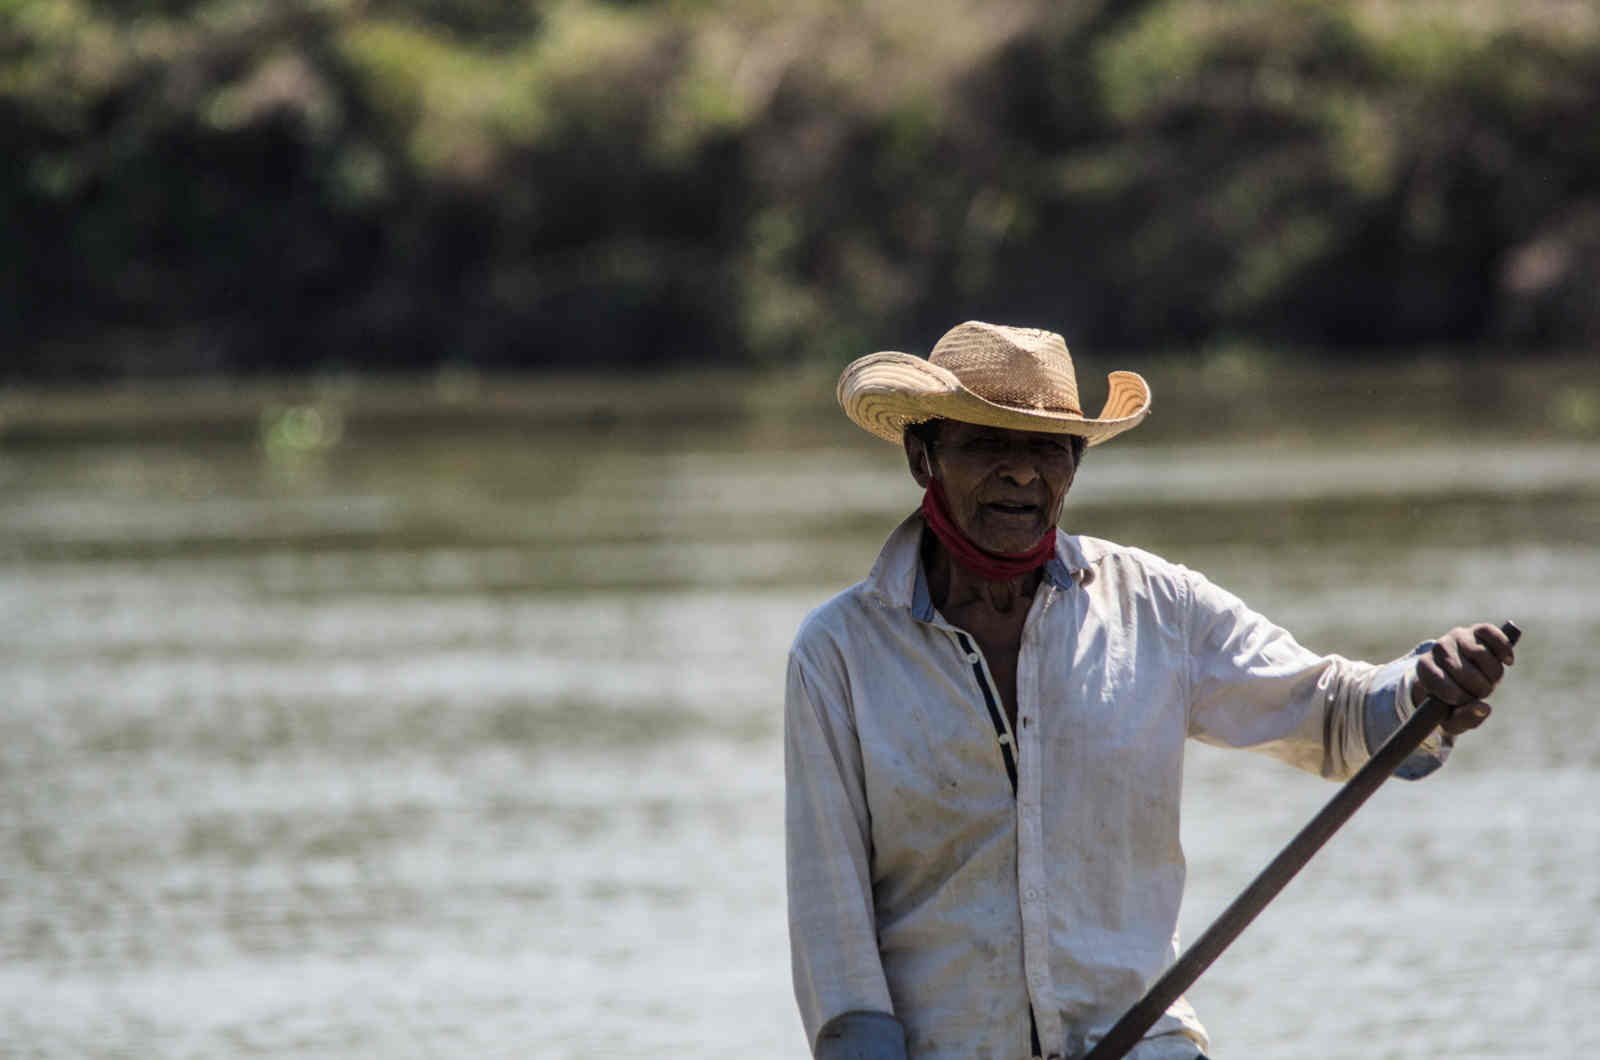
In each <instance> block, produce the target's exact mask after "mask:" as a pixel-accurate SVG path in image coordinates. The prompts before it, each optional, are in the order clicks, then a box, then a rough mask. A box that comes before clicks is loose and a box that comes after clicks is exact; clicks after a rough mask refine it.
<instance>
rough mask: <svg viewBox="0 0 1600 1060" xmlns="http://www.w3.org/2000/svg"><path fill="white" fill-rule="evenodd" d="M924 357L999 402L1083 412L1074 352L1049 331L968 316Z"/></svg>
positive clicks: (1019, 406) (988, 397)
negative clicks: (972, 319)
mask: <svg viewBox="0 0 1600 1060" xmlns="http://www.w3.org/2000/svg"><path fill="white" fill-rule="evenodd" d="M928 361H929V362H930V363H931V364H936V365H938V366H939V367H941V368H943V369H945V370H946V371H948V372H950V373H951V374H952V375H954V376H955V377H956V378H957V379H959V380H961V384H962V385H963V386H965V387H966V388H967V389H968V390H971V391H972V392H973V393H974V394H977V395H978V396H979V397H981V398H983V399H984V400H986V401H992V402H994V403H995V404H997V405H1009V406H1011V407H1012V408H1022V409H1048V410H1050V411H1052V412H1070V413H1074V414H1078V415H1081V414H1082V412H1083V409H1082V408H1081V407H1079V403H1078V379H1077V376H1076V375H1075V374H1074V372H1073V370H1072V355H1071V354H1069V353H1068V352H1067V343H1066V340H1064V339H1063V338H1062V337H1061V336H1060V335H1057V334H1056V333H1055V332H1053V331H1044V330H1041V329H1039V328H1016V327H1010V326H1008V325H1005V324H985V323H982V322H980V321H969V322H967V323H965V324H962V325H960V326H958V327H955V328H952V329H951V330H950V331H947V332H946V333H945V334H944V336H943V337H942V338H941V339H940V340H939V341H938V342H937V343H936V344H935V345H934V347H933V349H932V350H931V351H930V352H929V353H928Z"/></svg>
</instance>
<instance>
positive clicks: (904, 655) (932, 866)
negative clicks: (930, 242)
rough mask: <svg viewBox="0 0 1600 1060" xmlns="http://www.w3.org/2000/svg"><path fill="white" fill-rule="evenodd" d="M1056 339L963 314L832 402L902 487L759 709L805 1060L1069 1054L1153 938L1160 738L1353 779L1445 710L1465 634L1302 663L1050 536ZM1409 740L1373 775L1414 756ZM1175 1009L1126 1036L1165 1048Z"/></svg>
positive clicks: (1173, 856) (1167, 909)
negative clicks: (776, 724)
mask: <svg viewBox="0 0 1600 1060" xmlns="http://www.w3.org/2000/svg"><path fill="white" fill-rule="evenodd" d="M1110 383H1111V389H1110V397H1109V398H1108V400H1107V402H1106V408H1105V410H1104V411H1103V412H1102V414H1101V415H1100V416H1099V417H1097V418H1090V417H1086V416H1084V415H1083V413H1082V411H1081V409H1080V407H1079V403H1078V397H1077V383H1076V377H1075V375H1074V372H1073V367H1072V361H1071V358H1070V356H1069V355H1068V353H1067V348H1066V344H1065V343H1064V342H1063V341H1062V339H1061V337H1060V336H1059V335H1055V334H1052V333H1049V332H1044V331H1036V330H1031V329H1023V328H1011V327H1001V326H996V325H990V324H983V323H978V322H968V323H966V324H962V325H960V326H959V327H956V328H954V329H952V330H951V331H950V332H949V333H947V334H946V335H945V336H944V337H943V338H941V339H940V340H939V342H938V344H937V345H936V346H935V347H934V349H933V350H932V352H931V353H930V354H929V357H928V359H927V360H922V359H921V358H918V357H913V356H910V355H907V354H903V353H879V354H873V355H871V356H868V357H864V358H862V359H861V360H858V361H856V362H855V363H854V364H852V365H850V366H849V367H848V368H847V369H846V370H845V372H844V374H843V376H842V377H841V378H840V380H839V388H838V396H839V401H840V403H841V404H842V405H843V407H844V410H845V412H846V413H847V414H848V415H849V416H850V418H851V419H852V420H854V421H855V422H856V423H857V424H859V425H860V426H862V427H864V428H866V429H867V430H869V431H871V432H872V433H873V434H875V435H878V436H879V437H882V438H884V439H886V440H889V441H894V442H899V443H901V444H902V445H903V447H904V449H905V455H906V459H907V461H908V463H909V465H910V470H911V475H912V477H913V478H914V479H915V480H916V482H917V484H918V485H920V486H922V487H924V489H925V490H926V494H925V496H924V499H923V503H922V507H921V509H920V510H919V511H918V512H916V513H914V514H913V515H912V516H911V517H910V518H908V519H907V520H906V521H905V522H903V523H902V524H901V525H900V527H899V528H898V529H896V530H895V531H894V532H893V534H891V535H890V537H889V540H888V542H887V544H885V546H884V548H883V551H882V553H881V554H880V556H879V557H878V560H877V563H876V564H875V565H874V566H873V569H872V572H871V574H870V575H869V576H868V577H867V579H866V580H865V581H863V582H861V583H860V584H858V585H856V586H854V587H853V588H851V589H849V590H847V591H845V592H844V593H841V594H840V595H839V596H837V597H835V598H834V599H833V600H831V601H829V602H828V603H827V604H824V605H823V606H822V607H820V608H818V609H817V610H816V611H815V612H813V613H812V614H811V615H810V616H808V617H807V619H806V621H805V623H804V624H803V626H802V627H801V629H800V632H799V634H798V636H797V637H796V639H795V643H794V647H793V650H792V651H791V653H790V658H789V676H788V693H787V700H786V708H785V716H786V717H785V743H786V780H787V830H788V866H789V868H788V876H789V927H790V943H791V948H792V953H793V963H794V982H795V993H796V997H797V999H798V1001H799V1005H800V1012H801V1017H802V1022H803V1023H804V1025H805V1030H806V1033H807V1035H808V1036H809V1039H810V1043H811V1045H812V1048H813V1051H814V1054H815V1055H816V1056H817V1057H818V1058H819V1060H841V1058H849V1060H901V1058H905V1057H911V1058H915V1060H945V1058H951V1060H954V1058H960V1060H974V1058H979V1057H983V1058H990V1060H1020V1058H1023V1057H1072V1056H1076V1055H1080V1054H1081V1053H1082V1052H1084V1051H1085V1050H1086V1049H1087V1048H1089V1047H1090V1046H1092V1045H1093V1043H1094V1042H1095V1041H1096V1040H1098V1039H1099V1037H1100V1036H1102V1035H1103V1034H1104V1033H1105V1032H1106V1031H1107V1030H1108V1029H1109V1028H1110V1026H1111V1025H1112V1024H1113V1023H1114V1022H1115V1021H1116V1019H1117V1017H1118V1016H1120V1015H1121V1013H1122V1012H1123V1011H1124V1010H1125V1009H1126V1008H1127V1006H1129V1005H1130V1004H1132V1003H1133V1002H1134V1001H1135V1000H1137V999H1138V998H1139V997H1140V996H1141V995H1142V993H1143V992H1144V990H1145V989H1146V987H1147V986H1148V985H1149V984H1150V983H1151V982H1153V981H1154V980H1155V978H1156V977H1157V976H1158V975H1159V974H1160V973H1161V972H1162V970H1163V969H1164V968H1165V967H1166V966H1167V965H1168V964H1170V963H1171V961H1172V960H1173V959H1174V957H1175V956H1176V947H1177V941H1176V929H1177V920H1178V907H1179V902H1180V899H1181V896H1182V889H1183V875H1184V863H1183V856H1182V852H1181V850H1180V849H1179V843H1178V808H1179V786H1180V779H1181V771H1182V758H1183V744H1184V740H1185V739H1186V738H1188V737H1191V736H1192V737H1195V738H1197V739H1200V740H1205V741H1207V742H1209V743H1214V744H1220V745H1226V746H1233V747H1252V748H1256V749H1258V750H1264V751H1266V752H1268V753H1270V754H1272V755H1274V756H1275V757H1277V758H1280V759H1282V760H1284V761H1286V762H1289V763H1291V764H1293V765H1296V766H1299V767H1301V768H1303V769H1307V770H1311V771H1313V772H1317V773H1320V774H1321V775H1323V776H1326V777H1329V778H1330V779H1342V778H1345V777H1347V776H1349V775H1350V774H1352V773H1354V772H1355V770H1356V769H1358V768H1359V767H1360V766H1361V764H1362V763H1363V762H1364V761H1365V760H1366V758H1367V757H1368V755H1369V754H1370V753H1371V752H1372V751H1373V750H1375V749H1376V748H1378V747H1379V746H1381V745H1382V743H1383V741H1384V739H1386V738H1387V737H1388V736H1389V735H1390V733H1392V732H1393V731H1394V729H1396V728H1397V727H1398V726H1399V725H1400V724H1401V723H1402V722H1403V721H1404V720H1405V718H1406V717H1409V716H1410V714H1411V711H1412V709H1413V708H1414V707H1415V706H1416V705H1417V704H1419V703H1420V702H1421V700H1422V699H1423V697H1424V696H1425V695H1427V694H1430V693H1431V694H1433V695H1436V696H1439V697H1440V698H1441V699H1443V700H1444V701H1446V702H1447V703H1450V704H1454V705H1455V706H1454V709H1453V710H1452V713H1451V714H1450V716H1449V720H1448V721H1447V722H1446V723H1445V724H1444V726H1443V729H1444V731H1445V733H1446V734H1449V735H1454V734H1457V733H1460V732H1463V731H1465V730H1467V729H1470V728H1473V727H1475V726H1476V725H1477V724H1478V723H1479V722H1481V721H1482V720H1483V718H1484V717H1486V716H1487V714H1488V710H1489V708H1488V706H1487V704H1485V703H1484V702H1483V700H1484V698H1485V697H1487V696H1488V695H1489V694H1490V692H1492V691H1493V689H1494V686H1495V684H1496V683H1497V682H1498V681H1499V680H1500V678H1501V676H1502V674H1503V671H1504V667H1505V666H1507V665H1509V664H1510V662H1511V659H1512V653H1511V645H1510V643H1509V642H1508V640H1507V638H1506V637H1505V635H1504V634H1503V633H1501V632H1500V630H1498V629H1496V628H1495V627H1494V626H1492V625H1487V624H1485V625H1478V626H1474V627H1471V628H1461V629H1455V630H1452V631H1451V632H1449V633H1447V634H1445V635H1444V636H1443V637H1440V638H1439V640H1438V641H1437V642H1435V643H1434V644H1433V645H1432V647H1431V650H1426V651H1423V652H1421V654H1419V655H1417V656H1415V657H1408V658H1405V659H1401V660H1396V661H1395V662H1393V663H1390V664H1387V665H1383V666H1374V665H1371V664H1368V663H1362V662H1355V661H1351V660H1347V659H1343V658H1340V657H1338V656H1318V655H1315V654H1313V653H1312V652H1310V651H1308V650H1306V649H1305V648H1303V647H1301V646H1300V645H1299V644H1297V643H1296V642H1295V641H1294V639H1293V638H1292V637H1291V636H1290V635H1289V634H1288V633H1287V632H1285V631H1284V630H1282V629H1279V628H1278V627H1276V626H1274V625H1272V624H1271V623H1270V622H1268V621H1267V620H1266V619H1265V618H1263V617H1262V616H1260V615H1258V614H1256V613H1255V612H1253V611H1251V610H1249V609H1248V608H1247V607H1245V605H1244V604H1243V603H1242V602H1240V601H1239V600H1238V598H1236V597H1234V596H1232V595H1231V594H1229V593H1227V592H1225V591H1224V590H1222V589H1220V588H1218V587H1217V586H1215V585H1212V584H1211V583H1210V582H1208V581H1207V580H1206V579H1205V578H1204V577H1202V576H1201V575H1199V574H1198V573H1196V572H1194V571H1191V570H1188V569H1186V568H1184V567H1181V566H1178V565H1176V564H1172V563H1168V562H1166V561H1164V560H1162V559H1160V558H1158V557H1156V556H1153V555H1151V554H1149V553H1146V552H1142V551H1140V550H1138V549H1133V548H1126V547H1122V546H1119V545H1114V544H1111V543H1109V542H1106V541H1100V540H1096V539H1094V538H1090V537H1083V536H1076V535H1070V534H1066V533H1063V532H1060V531H1058V530H1057V529H1056V522H1057V520H1058V518H1059V517H1060V515H1061V510H1062V502H1063V501H1064V500H1065V498H1066V496H1067V493H1068V491H1069V490H1070V489H1071V487H1072V483H1073V479H1074V476H1075V475H1076V474H1077V471H1078V464H1079V460H1080V458H1081V457H1082V455H1083V451H1084V447H1085V446H1086V445H1095V444H1098V443H1100V442H1104V441H1106V440H1107V439H1109V438H1111V437H1113V436H1114V435H1116V434H1119V433H1121V432H1122V431H1125V430H1128V429H1129V428H1131V427H1134V426H1136V425H1137V424H1138V423H1139V422H1140V421H1141V420H1142V419H1143V418H1144V417H1145V415H1146V414H1147V413H1148V411H1149V406H1150V392H1149V388H1148V387H1147V386H1146V384H1145V382H1144V380H1143V379H1141V378H1140V377H1139V376H1137V375H1135V374H1133V373H1131V372H1115V373H1112V375H1111V376H1110ZM1448 742H1449V740H1448V735H1447V736H1446V737H1443V738H1441V737H1440V736H1439V735H1438V734H1435V736H1434V737H1432V738H1431V739H1430V741H1429V743H1428V744H1425V745H1424V746H1423V748H1422V749H1421V750H1419V751H1418V752H1417V754H1415V755H1413V756H1412V758H1411V759H1409V760H1408V761H1407V762H1406V763H1405V764H1404V765H1403V766H1402V768H1401V770H1400V772H1401V774H1402V775H1404V776H1408V777H1413V778H1415V777H1419V776H1422V775H1424V774H1425V773H1427V772H1430V771H1431V770H1432V769H1434V768H1436V767H1437V766H1438V765H1439V763H1440V762H1441V761H1442V760H1443V757H1444V754H1445V751H1446V749H1447V744H1448ZM1205 1048H1206V1037H1205V1032H1204V1030H1203V1029H1202V1027H1201V1025H1200V1023H1199V1021H1198V1020H1197V1019H1196V1018H1195V1015H1194V1012H1193V1010H1192V1009H1191V1008H1190V1007H1189V1005H1188V1004H1187V1003H1186V1002H1184V1001H1182V1000H1180V1001H1178V1002H1177V1003H1175V1004H1174V1005H1173V1006H1172V1007H1171V1008H1170V1009H1169V1010H1168V1012H1167V1013H1166V1014H1165V1015H1164V1016H1163V1017H1162V1018H1161V1020H1159V1021H1158V1022H1157V1023H1156V1025H1155V1026H1154V1027H1153V1028H1151V1030H1150V1032H1149V1034H1148V1035H1147V1036H1146V1038H1145V1039H1144V1040H1143V1041H1142V1042H1141V1043H1140V1044H1139V1046H1138V1047H1137V1048H1136V1049H1135V1050H1134V1051H1133V1052H1132V1053H1131V1054H1130V1055H1131V1056H1133V1057H1135V1058H1137V1060H1194V1058H1195V1057H1197V1056H1200V1055H1202V1052H1203V1050H1204V1049H1205Z"/></svg>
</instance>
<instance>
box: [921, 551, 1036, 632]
mask: <svg viewBox="0 0 1600 1060" xmlns="http://www.w3.org/2000/svg"><path fill="white" fill-rule="evenodd" d="M922 569H923V571H924V572H925V573H926V574H927V577H928V596H929V598H930V599H932V600H933V606H934V607H937V608H938V609H939V610H940V611H942V612H944V613H945V615H946V616H948V615H950V614H951V613H952V612H958V611H959V612H963V613H968V614H970V613H971V609H972V608H974V607H976V608H977V609H978V614H979V615H981V616H983V617H989V618H993V619H994V620H996V621H1001V620H1004V619H1006V618H1011V617H1014V616H1015V614H1016V609H1017V606H1018V604H1019V603H1021V604H1023V606H1024V607H1026V601H1029V600H1031V599H1033V594H1034V591H1035V590H1037V589H1038V588H1039V582H1040V580H1041V579H1042V578H1043V577H1044V569H1043V568H1035V569H1033V570H1031V571H1028V572H1027V573H1026V574H1021V575H1018V576H1017V577H1015V578H1012V579H1010V580H1008V581H1003V582H992V581H988V580H987V579H984V578H980V577H978V576H977V575H976V574H973V573H972V572H970V571H968V570H967V569H966V568H965V567H963V566H961V564H959V563H957V562H956V561H955V559H954V558H953V557H952V556H951V555H950V552H949V551H948V550H947V549H946V548H945V547H944V546H943V545H942V544H940V543H939V539H938V538H937V537H935V536H934V535H933V534H932V533H931V532H924V533H923V535H922Z"/></svg>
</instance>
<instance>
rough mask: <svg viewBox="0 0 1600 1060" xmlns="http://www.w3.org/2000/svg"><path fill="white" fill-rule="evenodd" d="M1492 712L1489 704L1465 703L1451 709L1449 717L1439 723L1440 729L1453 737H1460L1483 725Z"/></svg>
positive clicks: (1480, 702) (1476, 701)
mask: <svg viewBox="0 0 1600 1060" xmlns="http://www.w3.org/2000/svg"><path fill="white" fill-rule="evenodd" d="M1492 712H1493V710H1492V708H1491V707H1490V706H1489V704H1487V703H1485V702H1483V701H1481V700H1474V701H1473V702H1471V703H1463V704H1462V705H1461V706H1459V707H1454V708H1452V709H1451V711H1450V714H1449V716H1448V717H1446V718H1445V719H1444V721H1442V722H1440V723H1439V728H1441V729H1443V730H1444V731H1445V732H1447V733H1449V734H1450V735H1451V736H1460V735H1461V734H1462V733H1464V732H1470V731H1471V730H1473V729H1476V728H1477V727H1478V726H1479V725H1482V724H1483V723H1484V720H1485V719H1487V718H1488V717H1489V715H1490V714H1491V713H1492Z"/></svg>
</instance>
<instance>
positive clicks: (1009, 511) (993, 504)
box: [984, 501, 1039, 516]
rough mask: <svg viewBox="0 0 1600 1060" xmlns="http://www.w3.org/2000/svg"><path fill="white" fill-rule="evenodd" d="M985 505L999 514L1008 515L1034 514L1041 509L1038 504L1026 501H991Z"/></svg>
mask: <svg viewBox="0 0 1600 1060" xmlns="http://www.w3.org/2000/svg"><path fill="white" fill-rule="evenodd" d="M984 507H985V508H987V509H989V510H990V511H992V512H994V513H996V514H997V515H1007V516H1032V515H1035V514H1037V513H1038V511H1039V506H1038V505H1037V504H1028V503H1026V502H1024V501H989V502H988V503H986V504H985V505H984Z"/></svg>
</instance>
